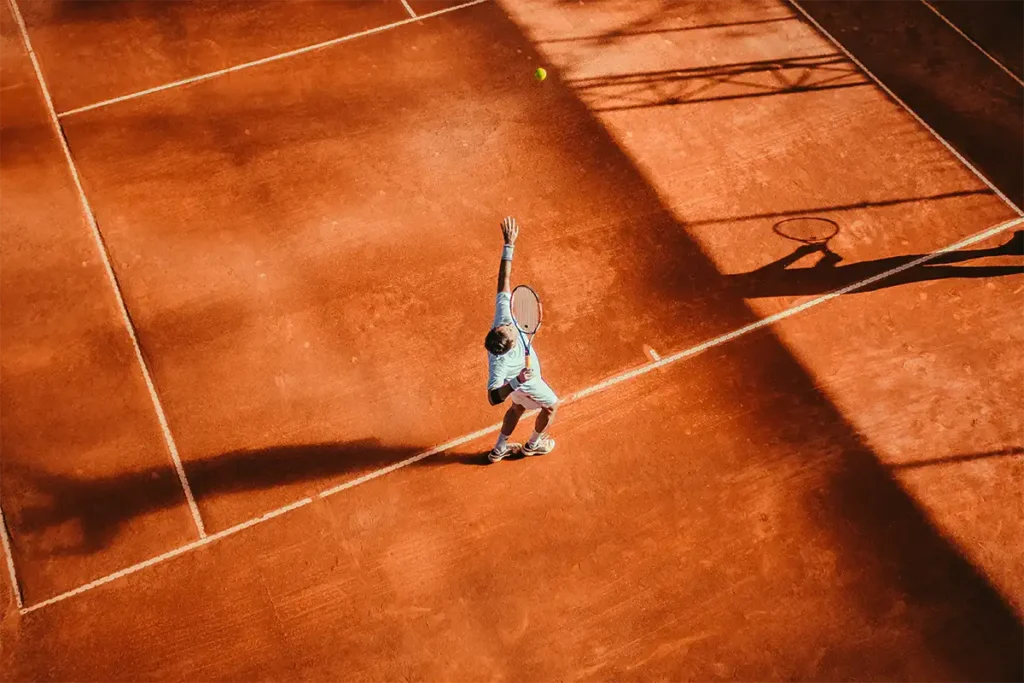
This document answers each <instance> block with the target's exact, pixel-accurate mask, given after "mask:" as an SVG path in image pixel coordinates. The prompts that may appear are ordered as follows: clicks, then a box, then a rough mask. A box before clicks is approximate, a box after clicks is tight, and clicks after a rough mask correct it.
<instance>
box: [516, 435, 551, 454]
mask: <svg viewBox="0 0 1024 683" xmlns="http://www.w3.org/2000/svg"><path fill="white" fill-rule="evenodd" d="M553 450H555V440H554V439H552V438H551V437H550V436H547V435H544V436H542V437H540V439H538V440H537V443H536V444H530V443H529V442H527V444H526V445H525V446H523V455H546V454H548V453H550V452H551V451H553Z"/></svg>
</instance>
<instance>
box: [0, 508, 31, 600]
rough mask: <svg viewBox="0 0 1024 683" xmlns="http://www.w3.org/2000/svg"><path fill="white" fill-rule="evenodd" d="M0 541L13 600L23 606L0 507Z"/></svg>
mask: <svg viewBox="0 0 1024 683" xmlns="http://www.w3.org/2000/svg"><path fill="white" fill-rule="evenodd" d="M0 543H3V546H4V555H5V556H6V557H7V573H9V574H10V575H11V586H13V587H14V601H15V602H17V603H18V609H21V608H22V607H24V606H25V602H24V600H23V599H22V597H21V584H19V583H18V574H17V572H15V571H14V553H12V552H11V537H10V536H9V535H8V534H7V521H6V520H5V519H4V509H3V507H0Z"/></svg>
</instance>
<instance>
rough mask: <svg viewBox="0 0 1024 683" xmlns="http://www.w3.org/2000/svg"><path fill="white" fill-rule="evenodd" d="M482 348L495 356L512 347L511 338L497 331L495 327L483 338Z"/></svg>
mask: <svg viewBox="0 0 1024 683" xmlns="http://www.w3.org/2000/svg"><path fill="white" fill-rule="evenodd" d="M484 348H485V349H487V350H488V351H490V352H491V353H493V354H494V355H495V356H500V355H501V354H503V353H505V352H507V351H508V350H509V349H511V348H512V340H511V339H509V338H508V337H507V336H505V335H503V334H502V333H501V332H498V328H497V327H495V328H494V329H493V330H491V331H490V332H488V333H487V337H486V338H485V339H484Z"/></svg>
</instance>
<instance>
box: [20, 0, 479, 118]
mask: <svg viewBox="0 0 1024 683" xmlns="http://www.w3.org/2000/svg"><path fill="white" fill-rule="evenodd" d="M11 1H12V2H13V1H14V0H11ZM483 2H489V0H471V2H465V3H463V4H461V5H455V6H454V7H446V8H444V9H439V10H437V11H436V12H430V13H428V14H421V15H419V16H416V14H414V13H413V12H412V8H411V7H408V6H406V9H408V10H409V12H410V14H412V16H411V17H409V18H408V19H402V20H400V21H395V22H392V23H390V24H384V25H383V26H378V27H376V28H371V29H367V30H365V31H359V32H358V33H351V34H349V35H347V36H341V37H340V38H332V39H331V40H325V41H323V42H322V43H315V44H313V45H307V46H305V47H300V48H296V49H294V50H289V51H288V52H282V53H280V54H276V55H271V56H270V57H263V58H262V59H255V60H253V61H251V62H245V63H243V64H236V65H235V66H229V67H227V68H225V69H220V70H218V71H211V72H209V73H205V74H200V75H198V76H191V77H189V78H183V79H181V80H180V81H171V82H170V83H164V84H163V85H157V86H154V87H152V88H146V89H145V90H140V91H138V92H133V93H129V94H128V95H121V96H120V97H112V98H110V99H109V100H103V101H101V102H95V103H93V104H87V105H85V106H84V107H78V108H77V109H69V110H68V111H65V112H61V113H60V114H57V118H64V117H65V116H71V115H72V114H80V113H82V112H85V111H91V110H93V109H99V108H100V107H106V106H108V105H111V104H116V103H118V102H125V101H126V100H134V99H135V98H137V97H142V96H143V95H151V94H153V93H157V92H161V91H163V90H170V89H171V88H180V87H181V86H183V85H191V84H192V83H199V82H200V81H208V80H210V79H211V78H216V77H217V76H223V75H224V74H229V73H233V72H235V71H242V70H243V69H250V68H252V67H254V66H260V65H261V64H269V63H271V62H276V61H278V60H281V59H287V58H288V57H295V56H296V55H301V54H305V53H307V52H312V51H314V50H321V49H323V48H325V47H330V46H332V45H338V44H339V43H344V42H347V41H349V40H354V39H356V38H362V37H364V36H370V35H373V34H375V33H381V32H382V31H388V30H390V29H393V28H398V27H399V26H405V25H406V24H411V23H413V22H417V21H422V20H424V19H430V18H431V17H437V16H440V15H442V14H447V13H448V12H454V11H456V10H460V9H463V8H466V7H472V6H473V5H479V4H480V3H483Z"/></svg>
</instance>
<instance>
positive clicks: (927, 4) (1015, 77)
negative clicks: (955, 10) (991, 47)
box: [921, 0, 1024, 86]
mask: <svg viewBox="0 0 1024 683" xmlns="http://www.w3.org/2000/svg"><path fill="white" fill-rule="evenodd" d="M921 2H922V3H923V4H924V6H925V7H927V8H928V9H930V10H931V11H932V12H935V15H936V16H937V17H938V18H939V19H942V20H943V21H944V22H946V23H947V24H949V27H950V28H952V29H953V30H954V31H956V32H957V33H959V34H960V35H961V37H963V39H964V40H966V41H967V42H968V43H970V44H971V45H973V46H974V47H975V48H977V49H978V52H980V53H981V54H983V55H985V56H986V57H988V58H989V59H990V60H991V61H992V63H993V64H995V65H996V66H998V67H999V68H1000V69H1002V70H1003V71H1005V72H1006V74H1007V75H1008V76H1009V77H1010V78H1012V79H1013V80H1015V81H1017V83H1019V84H1020V85H1021V86H1024V80H1021V78H1020V76H1018V75H1017V74H1015V73H1013V72H1012V71H1010V70H1009V69H1008V68H1006V67H1005V66H1003V63H1002V62H1000V61H999V60H998V59H996V58H995V57H993V56H992V55H991V54H989V52H988V50H986V49H985V48H983V47H982V46H981V45H978V44H977V43H976V42H974V40H973V39H972V38H971V37H970V36H969V35H967V34H966V33H964V32H963V31H961V30H960V27H959V26H957V25H956V24H954V23H953V22H952V21H950V20H949V19H947V18H946V17H945V15H944V14H942V12H940V11H939V10H937V9H935V7H933V6H932V4H931V3H930V2H928V0H921Z"/></svg>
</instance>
